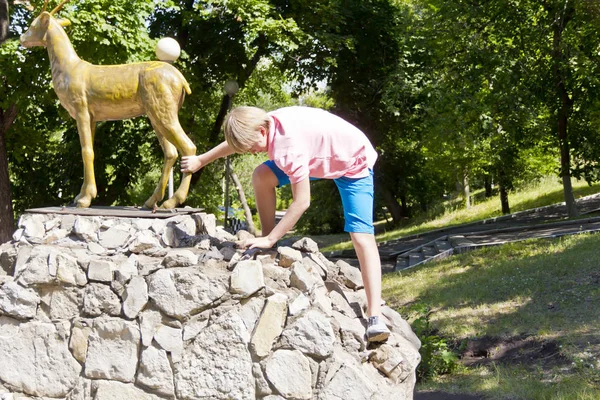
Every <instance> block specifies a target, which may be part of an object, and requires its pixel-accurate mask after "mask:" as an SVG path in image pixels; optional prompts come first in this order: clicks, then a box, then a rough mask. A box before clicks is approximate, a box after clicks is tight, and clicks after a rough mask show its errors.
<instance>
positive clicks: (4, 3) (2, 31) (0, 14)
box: [0, 0, 8, 44]
mask: <svg viewBox="0 0 600 400" xmlns="http://www.w3.org/2000/svg"><path fill="white" fill-rule="evenodd" d="M7 37H8V0H0V44H2V42H4V41H5V40H6V38H7Z"/></svg>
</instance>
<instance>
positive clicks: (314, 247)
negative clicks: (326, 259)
mask: <svg viewBox="0 0 600 400" xmlns="http://www.w3.org/2000/svg"><path fill="white" fill-rule="evenodd" d="M292 248H293V249H296V250H300V251H304V252H306V253H318V252H319V245H318V244H317V242H315V241H314V240H312V239H311V238H306V237H305V238H302V239H300V240H298V241H296V242H294V244H292Z"/></svg>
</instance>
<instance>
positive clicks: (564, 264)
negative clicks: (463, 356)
mask: <svg viewBox="0 0 600 400" xmlns="http://www.w3.org/2000/svg"><path fill="white" fill-rule="evenodd" d="M572 183H573V191H574V195H575V198H576V199H577V198H580V197H584V196H587V195H590V194H595V193H598V192H600V185H593V186H589V185H587V183H586V182H584V181H575V180H574V181H573V182H572ZM563 201H564V199H563V189H562V185H561V183H560V181H559V180H558V179H556V178H548V179H544V180H542V181H540V182H537V183H535V184H532V185H531V186H529V187H527V188H524V189H523V190H520V191H515V192H513V193H510V195H509V203H510V206H511V211H512V212H518V211H524V210H528V209H531V208H537V207H543V206H547V205H551V204H556V203H561V202H563ZM456 204H457V201H456V200H455V201H453V202H448V203H447V204H446V207H445V210H444V211H443V212H441V213H438V214H437V215H430V216H422V217H420V218H415V219H414V220H412V221H410V222H409V223H407V224H406V225H404V226H402V227H400V228H398V229H393V230H389V231H385V229H384V227H385V225H384V223H379V227H378V228H376V230H377V231H383V232H381V233H378V234H377V235H376V238H377V241H378V242H383V241H388V240H393V239H396V238H400V237H404V236H408V235H412V234H416V233H421V232H426V231H430V230H434V229H438V228H442V227H448V226H453V225H460V224H464V223H469V222H474V221H477V220H482V219H486V218H491V217H495V216H499V215H501V210H500V201H499V199H498V197H497V196H496V197H494V198H491V199H485V200H483V201H480V202H477V203H475V204H473V205H472V207H471V208H469V209H468V210H467V209H464V208H462V209H461V208H457V207H456ZM313 239H315V240H316V241H317V243H318V244H319V246H320V248H321V249H322V251H334V250H343V249H349V248H351V247H352V245H351V242H350V241H349V240H348V236H347V235H329V236H317V237H313ZM599 246H600V235H574V236H568V237H563V238H559V239H542V240H535V241H534V240H531V241H524V242H516V243H512V244H507V245H504V246H499V247H491V248H484V249H480V250H476V251H473V252H470V253H466V254H462V255H457V256H453V257H451V258H448V259H445V260H441V261H438V262H433V263H429V264H425V265H423V266H421V267H417V268H414V269H411V270H407V271H404V272H400V273H394V274H386V275H384V277H383V297H384V299H385V300H386V301H387V303H388V304H389V305H390V306H391V307H393V308H395V309H397V310H398V311H399V312H400V313H401V314H403V315H404V316H405V318H406V319H407V320H409V321H410V322H412V321H413V320H414V319H415V318H418V317H420V316H421V317H422V313H423V310H429V313H428V319H429V323H430V326H431V328H433V329H434V334H435V335H438V336H439V337H440V338H443V339H444V340H445V341H447V342H448V343H451V344H452V345H453V346H454V348H455V351H456V352H457V353H459V354H460V353H461V352H463V351H464V347H465V346H466V344H467V343H469V342H471V341H472V340H473V339H476V338H480V339H481V338H499V339H501V340H506V341H509V340H510V339H511V338H527V339H528V340H531V341H532V342H533V343H537V344H538V345H540V346H538V347H539V348H537V349H536V348H533V349H529V350H527V349H525V348H521V349H517V352H516V353H514V354H513V356H512V358H508V357H506V358H498V359H497V360H494V361H491V362H489V363H483V364H481V365H476V366H475V365H472V366H468V365H467V364H466V363H464V365H462V364H461V366H459V368H457V369H456V370H454V371H453V372H452V373H450V374H448V375H442V376H436V377H434V378H432V379H430V380H427V381H424V382H419V383H418V385H417V390H418V391H441V392H447V393H459V394H474V395H479V396H481V397H483V398H485V399H489V400H501V399H502V400H504V399H523V400H547V399H550V400H571V399H576V400H577V399H578V400H592V399H600V356H599V355H600V269H599V268H598V251H597V249H598V248H599ZM545 343H551V344H554V345H555V346H556V347H555V348H556V349H557V350H556V352H555V354H554V355H553V356H552V358H551V360H553V361H552V362H550V361H548V360H547V359H546V358H545V356H543V355H542V353H541V349H542V348H541V345H543V344H545ZM538 350H540V353H539V354H538V357H536V351H538Z"/></svg>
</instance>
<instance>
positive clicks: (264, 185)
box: [252, 164, 279, 236]
mask: <svg viewBox="0 0 600 400" xmlns="http://www.w3.org/2000/svg"><path fill="white" fill-rule="evenodd" d="M278 185H279V180H278V179H277V176H276V175H275V173H274V172H273V171H272V170H271V168H270V167H269V166H268V165H267V164H260V165H259V166H258V167H256V169H255V170H254V173H253V174H252V186H253V187H254V196H255V198H256V208H257V210H258V216H259V218H260V225H261V233H262V236H267V235H268V234H269V233H271V231H272V230H273V228H274V227H275V207H276V203H277V197H276V194H275V188H276V187H277V186H278Z"/></svg>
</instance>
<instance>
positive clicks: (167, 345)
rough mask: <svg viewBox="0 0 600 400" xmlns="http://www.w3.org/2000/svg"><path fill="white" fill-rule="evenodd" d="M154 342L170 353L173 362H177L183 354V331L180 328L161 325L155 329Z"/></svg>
mask: <svg viewBox="0 0 600 400" xmlns="http://www.w3.org/2000/svg"><path fill="white" fill-rule="evenodd" d="M154 340H155V341H156V343H158V345H159V346H160V347H161V348H162V349H164V350H166V351H167V352H169V353H171V357H172V359H173V362H178V361H179V360H180V358H181V354H182V352H183V331H182V329H180V328H172V327H170V326H166V325H161V326H159V327H157V329H156V333H155V334H154Z"/></svg>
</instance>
